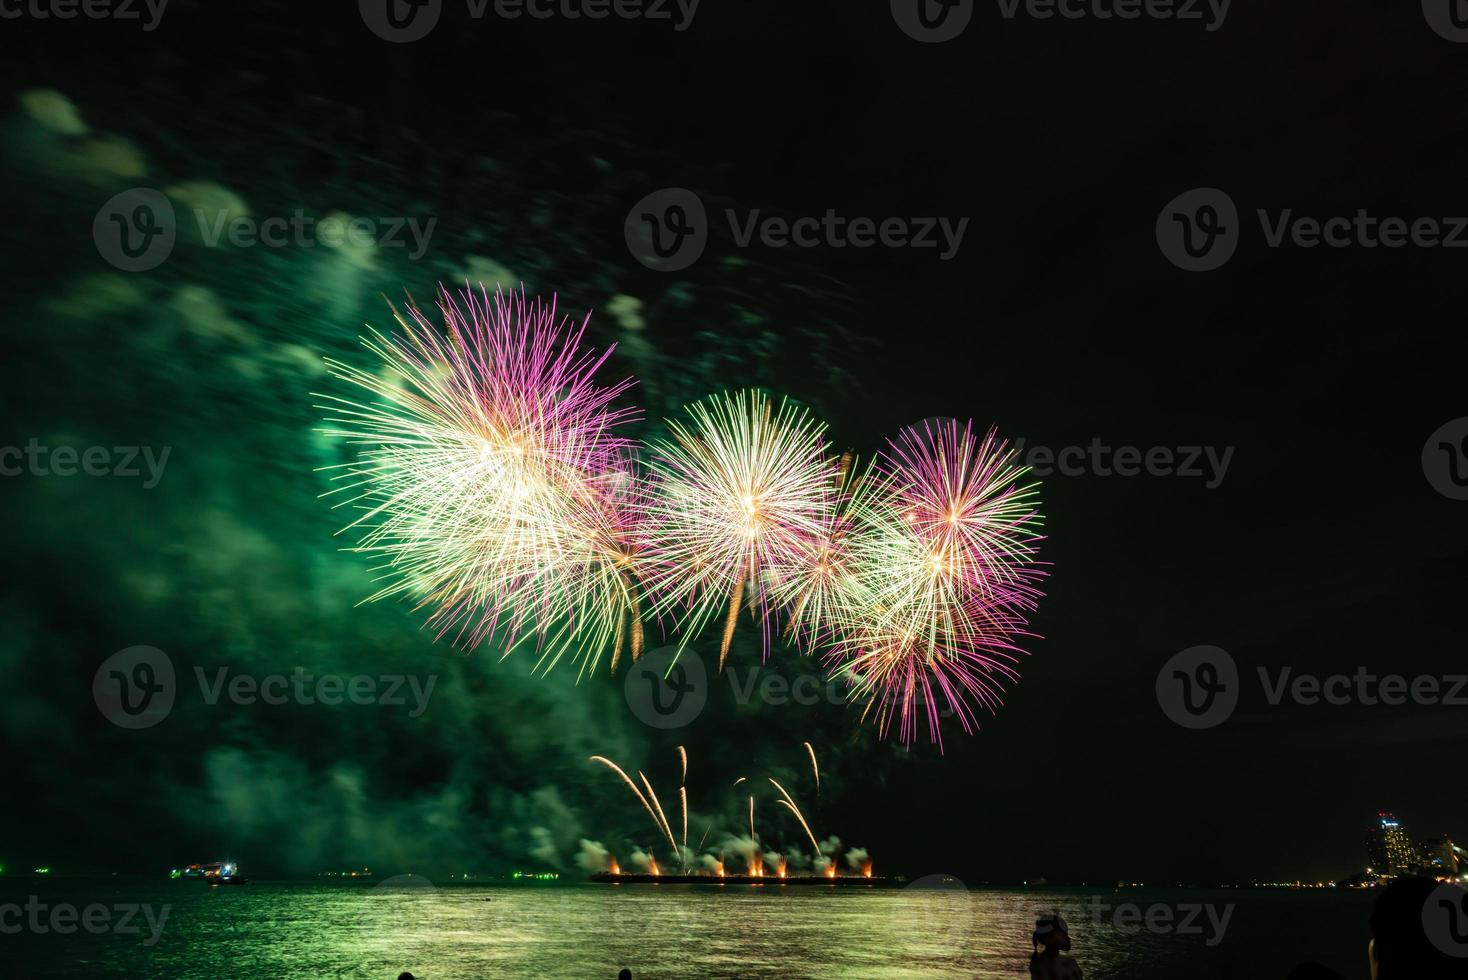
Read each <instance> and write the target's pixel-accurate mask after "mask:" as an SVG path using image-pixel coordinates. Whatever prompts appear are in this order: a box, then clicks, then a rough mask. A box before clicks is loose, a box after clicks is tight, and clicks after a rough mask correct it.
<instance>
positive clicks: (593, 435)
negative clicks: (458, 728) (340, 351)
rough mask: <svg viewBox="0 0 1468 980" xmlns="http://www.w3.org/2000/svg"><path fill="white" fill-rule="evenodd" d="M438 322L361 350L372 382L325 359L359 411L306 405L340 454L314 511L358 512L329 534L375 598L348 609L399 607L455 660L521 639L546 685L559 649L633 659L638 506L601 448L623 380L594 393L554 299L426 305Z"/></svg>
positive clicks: (608, 440) (416, 321)
mask: <svg viewBox="0 0 1468 980" xmlns="http://www.w3.org/2000/svg"><path fill="white" fill-rule="evenodd" d="M438 309H439V312H440V314H441V315H442V319H443V325H444V326H443V330H442V331H440V330H439V329H437V328H435V327H434V326H433V325H432V324H431V323H430V322H429V321H428V318H427V317H426V316H425V315H424V314H423V313H422V312H421V311H420V310H419V309H418V308H417V307H416V306H409V307H408V310H407V314H406V315H404V314H402V313H400V312H398V311H397V310H394V316H395V318H396V320H397V323H398V326H399V327H400V333H399V334H398V335H396V336H391V337H389V336H384V335H383V334H381V333H378V332H376V331H373V332H372V334H371V336H370V337H367V338H364V339H363V344H364V346H365V347H366V348H367V349H368V350H369V351H371V352H372V353H373V354H374V355H375V356H376V358H377V359H378V360H379V361H380V362H381V363H380V365H379V366H378V369H377V370H376V371H375V372H374V371H368V370H362V369H359V368H354V367H351V366H348V365H346V364H343V363H341V362H338V361H332V360H329V361H328V362H327V363H328V367H329V369H330V370H331V372H332V374H334V375H335V376H336V377H337V378H339V379H341V380H342V381H345V382H347V383H349V384H351V385H354V386H356V387H357V388H359V389H363V390H365V391H366V392H367V393H368V394H369V395H370V396H371V397H370V398H369V399H368V400H366V401H363V402H358V401H353V400H351V399H347V398H342V397H337V396H330V395H327V396H322V397H323V398H325V399H326V400H327V404H326V405H324V406H322V407H323V408H325V409H327V410H328V411H330V412H331V413H332V415H331V416H330V417H329V418H328V419H327V421H328V423H330V424H332V425H334V426H336V427H334V428H330V429H327V430H325V431H326V433H327V434H328V435H332V436H336V437H339V438H342V439H345V440H347V441H348V442H349V443H350V444H351V445H352V446H353V447H354V448H355V450H356V459H355V460H353V461H352V462H349V463H344V464H341V465H340V466H337V467H328V469H330V470H333V471H335V472H334V479H335V480H337V481H340V482H341V483H342V485H341V486H340V487H338V488H336V489H334V490H332V491H331V493H330V494H328V496H337V497H339V502H338V506H350V507H353V508H356V509H358V510H360V511H361V513H360V514H359V515H358V516H357V518H356V519H355V520H353V521H352V522H351V523H350V524H348V525H347V527H346V528H344V529H343V530H344V531H351V532H354V533H356V534H357V535H358V536H359V537H358V542H357V545H356V547H355V548H354V549H352V550H355V551H359V552H362V553H364V554H367V555H369V556H371V557H372V558H374V559H377V560H378V561H379V562H380V564H379V565H378V566H377V567H376V569H375V570H376V571H377V572H378V573H379V574H380V576H381V579H382V580H383V581H384V583H385V584H383V585H382V587H381V588H380V589H379V590H378V591H377V592H375V593H374V594H372V595H371V596H369V597H368V599H367V600H365V601H373V600H378V599H384V598H388V597H392V596H399V595H404V594H406V595H410V596H412V597H413V598H414V599H415V600H416V602H417V605H418V607H420V608H421V607H430V608H432V610H433V611H432V613H431V615H430V616H429V620H428V622H429V625H430V627H431V628H432V629H433V630H434V632H435V634H436V636H438V637H440V638H441V637H444V636H451V637H452V638H453V640H454V641H455V642H457V643H462V644H464V645H466V646H469V647H472V646H475V645H477V644H478V643H479V642H481V641H483V640H485V639H487V638H489V637H491V636H495V635H499V636H500V638H501V639H503V640H504V641H505V644H506V651H507V652H508V650H510V649H513V648H514V646H515V645H516V644H517V643H518V642H520V641H521V640H524V639H529V638H531V637H533V638H534V639H535V641H536V644H537V646H538V647H539V648H540V651H541V666H542V667H543V668H544V669H547V670H548V669H549V668H550V667H552V666H554V664H555V663H556V662H557V661H558V660H559V659H560V657H561V656H562V655H563V654H564V653H565V652H567V651H568V650H573V649H574V650H576V651H577V656H578V658H579V659H580V660H581V663H582V668H583V670H585V669H590V668H592V667H594V666H595V664H596V662H597V659H598V658H599V657H600V655H601V653H602V652H603V651H604V650H606V649H607V648H608V647H611V648H612V649H613V657H614V658H615V657H616V655H617V653H618V652H620V650H621V646H622V641H623V639H624V637H625V638H627V639H628V640H629V641H630V643H631V645H632V651H633V655H634V657H635V656H636V655H637V653H638V652H639V650H640V647H641V609H640V605H639V601H638V598H637V594H638V590H637V588H636V587H635V583H634V581H633V579H632V574H631V571H630V566H631V565H632V562H633V555H634V547H633V545H632V543H631V542H632V541H633V540H634V534H633V530H634V527H635V521H636V514H637V513H638V510H639V509H638V508H637V507H636V506H634V503H635V498H636V496H637V494H638V492H639V491H638V489H637V483H636V480H635V474H634V472H633V467H632V465H631V463H630V458H631V444H630V443H629V442H628V441H627V440H625V439H623V438H621V437H620V436H619V435H618V434H617V429H618V427H619V426H621V425H622V424H624V423H626V422H628V421H629V420H630V419H631V418H632V414H633V413H631V412H630V411H629V410H624V409H617V408H614V407H613V402H614V401H615V400H616V399H617V398H618V397H619V396H620V395H622V394H623V393H624V392H625V391H626V390H627V388H628V387H629V386H630V384H631V382H630V381H623V382H620V383H618V384H613V385H611V386H606V387H603V386H601V385H599V384H597V383H596V381H595V380H594V375H595V374H596V372H597V370H598V369H599V368H600V367H602V365H603V364H604V363H605V361H606V358H607V357H608V356H609V355H610V351H609V350H608V351H605V352H602V353H596V352H593V351H591V350H588V349H586V348H584V347H583V346H582V342H581V341H582V337H583V334H584V332H585V329H586V321H583V322H582V324H581V325H580V326H579V327H575V326H572V325H571V324H570V321H569V320H568V319H566V318H561V319H557V313H556V306H555V301H554V299H552V300H551V302H550V303H548V304H547V303H542V302H541V301H540V300H539V299H532V300H527V299H526V297H525V294H524V292H523V290H522V291H521V292H520V293H513V292H512V293H508V294H506V293H504V292H500V291H496V293H495V295H494V296H493V297H492V298H491V297H490V296H489V295H488V294H487V293H486V292H485V291H484V290H483V287H481V288H480V290H479V291H478V292H475V291H474V290H472V289H469V290H465V291H464V292H463V293H461V294H460V296H459V297H458V299H457V300H456V299H455V297H454V296H452V295H450V293H449V292H448V291H447V290H442V291H441V293H440V298H439V302H438Z"/></svg>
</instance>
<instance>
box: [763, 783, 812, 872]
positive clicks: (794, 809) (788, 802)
mask: <svg viewBox="0 0 1468 980" xmlns="http://www.w3.org/2000/svg"><path fill="white" fill-rule="evenodd" d="M765 778H766V779H769V780H770V783H771V784H772V785H773V786H774V787H775V788H776V789H777V790H779V791H780V795H781V796H782V797H783V799H779V800H776V801H775V802H776V803H780V804H782V805H784V807H785V809H787V810H789V811H790V812H791V813H793V814H795V819H796V820H799V821H800V826H801V827H803V828H805V836H807V837H809V838H810V843H811V846H812V847H814V848H815V849H816V853H817V854H820V853H821V845H820V843H818V842H817V841H816V835H815V834H813V833H812V832H811V829H810V824H808V823H806V822H805V814H803V813H801V812H800V807H798V806H796V805H795V801H794V800H793V799H791V798H790V794H789V793H787V792H785V787H784V786H781V785H780V784H779V783H777V782H775V780H774V778H773V777H769V776H767V777H765Z"/></svg>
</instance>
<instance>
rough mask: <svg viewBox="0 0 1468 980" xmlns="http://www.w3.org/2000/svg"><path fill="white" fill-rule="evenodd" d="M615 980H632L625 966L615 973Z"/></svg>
mask: <svg viewBox="0 0 1468 980" xmlns="http://www.w3.org/2000/svg"><path fill="white" fill-rule="evenodd" d="M617 980H632V971H631V970H629V969H627V968H626V967H625V966H624V967H622V969H620V970H618V971H617Z"/></svg>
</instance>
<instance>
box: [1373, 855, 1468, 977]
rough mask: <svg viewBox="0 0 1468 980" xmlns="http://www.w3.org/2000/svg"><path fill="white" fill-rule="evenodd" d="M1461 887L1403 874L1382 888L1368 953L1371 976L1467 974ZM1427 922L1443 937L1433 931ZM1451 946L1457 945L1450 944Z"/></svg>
mask: <svg viewBox="0 0 1468 980" xmlns="http://www.w3.org/2000/svg"><path fill="white" fill-rule="evenodd" d="M1462 894H1463V892H1462V889H1454V888H1453V887H1452V886H1445V885H1442V884H1441V883H1439V882H1438V881H1436V880H1434V879H1432V878H1398V879H1397V880H1396V881H1394V882H1392V883H1391V884H1390V885H1387V886H1386V888H1384V889H1382V892H1381V894H1380V895H1378V896H1377V897H1376V904H1375V905H1374V906H1373V907H1372V909H1371V942H1370V943H1368V944H1367V946H1366V955H1367V957H1368V958H1369V959H1370V961H1371V978H1372V980H1425V978H1427V977H1431V978H1432V980H1452V978H1459V980H1462V978H1465V977H1468V957H1464V956H1463V955H1462V954H1463V952H1468V939H1464V938H1463V923H1462V922H1460V917H1461V914H1462V912H1463V911H1468V910H1460V909H1457V908H1453V907H1452V906H1454V905H1461V903H1462V897H1461V896H1462ZM1428 923H1432V926H1433V928H1434V929H1436V930H1438V931H1439V932H1440V933H1441V935H1429V933H1428ZM1449 946H1451V947H1452V948H1446V947H1449Z"/></svg>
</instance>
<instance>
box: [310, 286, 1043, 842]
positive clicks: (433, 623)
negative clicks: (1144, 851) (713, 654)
mask: <svg viewBox="0 0 1468 980" xmlns="http://www.w3.org/2000/svg"><path fill="white" fill-rule="evenodd" d="M438 311H439V313H440V316H441V319H442V321H443V327H442V329H441V330H440V329H438V328H436V327H434V326H433V325H432V324H431V323H430V322H429V320H428V318H427V317H426V316H425V315H424V314H423V313H422V312H421V311H420V310H419V309H418V308H417V307H415V306H409V307H408V308H407V312H406V313H400V312H398V311H397V310H394V311H393V312H394V316H395V317H396V320H397V323H398V326H399V327H400V328H401V329H400V333H399V334H398V335H394V336H391V337H388V336H384V335H383V334H380V333H377V332H376V331H373V332H372V333H371V335H370V336H369V337H366V338H364V340H363V344H364V346H365V347H366V348H367V349H368V351H370V352H371V353H372V354H373V355H374V357H375V358H376V360H377V361H378V362H379V363H378V364H377V365H376V367H375V369H374V370H367V369H362V368H356V367H351V366H348V365H346V364H344V363H342V362H339V361H335V360H328V361H327V364H328V367H329V369H330V371H331V373H332V374H333V375H335V376H336V377H337V378H338V379H340V380H342V381H344V382H347V383H348V384H350V385H353V386H355V387H356V388H357V389H359V390H360V391H365V392H366V393H367V395H368V396H369V397H367V398H366V399H365V400H363V401H354V400H350V399H347V398H342V397H337V396H330V395H326V396H320V397H322V398H324V399H325V402H326V404H324V405H323V406H322V407H323V408H325V409H326V410H327V411H328V412H329V413H330V415H329V417H328V419H327V421H328V423H329V424H330V425H331V426H332V427H331V428H328V429H325V430H324V431H325V432H326V433H327V434H328V435H331V436H335V437H338V438H341V439H343V440H345V441H346V442H347V444H348V445H349V446H350V447H351V449H352V450H353V452H354V458H353V459H352V460H351V461H350V462H346V463H341V464H338V465H336V466H333V467H327V469H328V470H329V471H331V472H332V475H333V479H334V481H336V482H338V483H339V484H340V485H339V486H337V487H336V488H334V489H333V490H331V491H330V493H328V494H327V495H326V496H329V497H333V498H335V499H336V501H337V503H336V506H340V507H349V508H351V509H353V510H355V511H357V514H356V516H355V517H354V519H353V520H351V522H350V523H348V524H347V526H346V527H345V528H343V531H345V532H351V533H352V534H353V535H355V536H356V543H355V545H354V546H353V547H352V549H351V550H355V551H358V552H361V553H363V554H365V555H368V556H369V557H370V558H371V559H372V560H374V561H375V562H376V564H375V567H374V570H375V571H376V572H377V573H378V574H379V588H378V589H377V591H375V592H374V593H373V594H371V595H370V596H368V597H367V599H366V600H364V601H372V600H377V599H384V598H389V597H402V596H406V597H409V598H410V599H411V600H412V601H413V602H414V603H415V604H416V606H417V607H419V608H425V609H428V610H429V613H428V619H427V622H428V626H429V627H430V629H432V630H433V632H434V633H435V636H436V637H438V638H444V637H447V638H450V639H451V640H452V641H453V642H455V643H458V644H461V645H463V646H466V647H470V648H472V647H474V646H477V645H478V644H480V643H486V642H494V643H498V644H500V645H501V646H502V648H503V650H504V653H505V655H507V656H508V655H509V653H511V652H512V651H514V650H516V649H519V648H521V647H523V646H527V645H528V646H530V647H532V648H533V649H534V650H535V651H536V654H537V658H538V659H537V667H538V668H539V669H540V670H542V671H548V670H550V669H551V668H552V667H554V666H555V665H556V664H557V663H558V662H559V661H560V660H561V659H562V658H563V657H567V656H568V655H569V658H570V659H571V660H573V661H574V662H575V663H576V664H577V665H578V670H579V672H580V674H582V675H585V674H587V673H589V672H590V671H592V670H594V669H596V668H597V666H598V665H599V664H600V663H601V662H602V658H603V656H604V655H607V654H609V655H610V657H609V659H610V665H611V669H612V670H613V671H615V670H616V668H617V666H618V663H619V661H620V659H621V654H622V652H623V650H627V651H628V652H629V654H630V659H631V660H633V661H635V660H637V659H638V657H639V656H640V655H641V653H642V650H643V647H644V642H645V632H644V631H645V621H646V619H648V618H649V617H651V618H654V619H655V620H656V621H657V622H659V623H661V624H664V625H665V626H668V627H669V628H671V630H672V632H673V633H674V634H675V635H676V636H677V637H678V639H679V649H680V651H681V650H683V649H684V648H685V647H686V645H687V644H688V643H689V642H690V641H692V640H693V639H694V638H696V637H698V636H699V635H701V634H702V633H704V632H705V631H706V630H709V629H717V630H718V631H719V636H720V642H719V667H720V669H722V668H723V667H724V664H725V661H726V659H727V657H728V655H729V651H730V647H731V643H732V640H733V637H734V634H735V631H736V628H737V624H738V621H739V619H740V615H741V612H742V611H745V610H747V611H748V612H749V613H751V614H752V616H753V619H754V622H755V623H756V624H757V625H758V627H759V630H760V633H761V636H762V640H763V646H762V649H763V652H764V655H765V656H766V657H768V656H769V653H770V649H771V641H772V638H773V637H775V636H776V635H777V634H783V635H785V636H786V637H788V638H789V640H790V641H791V642H792V643H793V644H794V645H796V646H798V647H800V648H801V649H803V650H805V651H807V652H809V653H812V654H816V655H819V656H821V657H822V658H823V659H824V661H825V663H826V664H827V666H828V668H829V669H830V670H831V672H832V674H833V675H834V676H837V677H839V678H841V679H842V680H843V681H844V682H845V683H846V685H847V689H848V692H849V693H850V695H851V697H852V698H853V700H857V701H860V702H862V703H863V704H864V705H865V708H864V711H863V715H862V717H863V718H864V719H865V718H868V717H870V718H872V719H873V720H874V721H875V723H876V724H877V726H878V728H879V730H880V731H881V733H882V734H884V735H886V734H889V733H891V732H894V731H895V734H896V735H897V737H898V738H899V739H901V740H902V741H903V742H912V741H914V740H915V739H916V738H917V737H918V734H919V729H920V727H922V723H923V722H924V721H925V722H926V728H927V731H928V736H929V739H930V740H931V741H933V742H935V743H936V744H938V745H939V746H940V748H941V745H942V739H941V733H940V726H939V722H940V719H941V718H942V716H944V715H949V714H951V715H953V716H954V717H956V718H957V719H958V723H959V725H960V726H961V727H962V728H963V730H964V731H965V732H972V731H973V730H974V729H975V728H976V727H977V724H978V721H977V711H978V710H980V709H983V710H988V711H991V712H992V711H994V710H996V709H997V708H998V706H999V704H1000V695H1001V694H1002V690H1003V687H1004V685H1005V684H1006V683H1007V682H1010V681H1014V680H1016V679H1017V678H1018V674H1017V672H1016V671H1015V664H1016V662H1017V659H1018V656H1019V655H1020V654H1022V650H1021V649H1020V648H1019V646H1018V645H1017V640H1018V639H1019V638H1020V637H1024V636H1029V635H1032V634H1030V633H1029V626H1028V616H1029V614H1030V613H1031V612H1032V611H1033V610H1034V608H1035V606H1036V603H1037V601H1038V599H1039V598H1040V595H1041V593H1040V591H1039V588H1038V586H1039V584H1040V582H1041V580H1042V578H1043V574H1044V572H1043V570H1042V567H1041V565H1040V563H1039V561H1038V559H1037V548H1038V545H1039V542H1040V540H1041V534H1040V528H1041V524H1042V518H1041V516H1040V514H1039V511H1038V499H1037V493H1038V491H1037V485H1036V484H1033V483H1025V482H1024V476H1025V473H1026V469H1025V468H1024V467H1022V466H1019V465H1017V464H1016V461H1015V457H1016V452H1015V450H1014V449H1012V448H1010V447H1009V446H1008V444H1007V443H1005V442H1004V441H1002V440H1000V439H999V438H998V437H997V436H996V435H995V433H994V432H993V431H990V432H988V433H986V434H984V435H982V436H980V435H978V434H977V433H976V432H975V431H974V429H973V426H972V423H967V424H960V423H958V422H954V421H945V422H938V423H925V424H922V425H920V426H914V427H910V428H908V429H905V430H903V431H902V432H901V433H899V435H898V436H897V438H895V439H893V440H891V441H890V442H889V443H888V446H887V448H886V450H885V451H883V452H881V453H879V454H878V455H877V456H876V457H875V458H874V459H873V460H872V461H871V462H870V463H868V464H866V465H865V466H864V467H863V466H858V465H857V464H856V461H855V459H854V457H853V456H852V454H851V453H846V454H843V455H839V456H838V455H836V454H834V453H833V452H832V450H831V446H830V444H829V442H828V441H827V439H826V436H825V427H824V426H823V425H822V424H821V423H820V422H818V421H816V420H815V419H813V418H812V417H811V416H810V415H809V413H807V412H806V411H805V410H804V409H801V408H799V407H797V406H795V405H793V404H792V403H790V402H788V401H778V402H777V401H776V400H774V399H772V398H771V397H770V396H769V395H767V394H765V393H763V392H759V391H736V392H725V393H723V394H717V395H712V396H709V397H708V398H705V399H703V400H701V401H699V402H696V403H694V404H692V405H690V406H688V408H687V410H686V413H685V415H684V417H683V418H681V419H678V420H674V421H671V422H669V423H668V433H669V434H668V436H667V437H666V438H663V439H659V440H654V441H653V442H652V443H651V444H650V445H649V446H648V448H647V454H646V455H647V462H646V467H645V468H644V467H643V466H642V465H641V464H640V463H639V461H638V453H637V446H636V444H635V443H633V442H632V441H631V440H630V439H628V438H626V437H624V436H623V435H622V434H621V433H622V432H623V431H624V430H625V427H626V425H627V424H628V423H630V422H632V421H634V420H635V419H636V417H637V416H636V413H635V411H634V410H632V409H628V408H624V407H618V402H619V400H620V399H621V398H622V396H623V395H625V394H626V392H627V390H628V388H629V387H630V386H631V384H632V382H631V381H630V380H627V381H621V382H617V383H614V384H610V385H606V386H603V385H601V384H599V383H598V382H597V381H596V380H595V379H594V376H595V374H596V373H597V372H598V370H600V369H601V368H603V367H604V366H605V363H606V360H607V358H608V356H609V355H610V353H611V352H610V350H608V351H604V352H601V353H597V352H595V351H592V350H590V349H589V348H586V347H585V346H584V345H583V343H582V339H583V335H584V333H585V330H586V322H587V321H585V320H583V321H582V323H581V325H580V326H573V325H572V324H571V322H570V321H569V320H568V319H567V318H564V317H562V318H559V319H558V317H557V311H556V305H555V301H554V299H552V300H551V301H550V302H549V303H542V302H541V301H540V300H539V299H527V298H526V297H525V294H524V292H523V289H522V291H521V292H519V293H514V292H511V293H504V292H500V291H496V293H495V294H494V295H493V296H492V297H491V296H490V295H489V294H488V293H487V292H485V290H484V288H483V287H482V286H481V287H480V289H479V290H478V291H477V292H476V291H474V290H472V289H466V290H465V291H464V292H462V293H460V294H458V295H457V296H455V295H451V294H450V293H449V292H448V291H447V290H443V291H442V292H441V294H440V296H439V300H438ZM806 748H807V750H808V751H809V753H810V761H811V770H812V773H813V774H814V776H815V782H816V789H817V792H819V788H820V771H819V767H818V766H817V764H816V760H815V751H814V749H812V748H811V747H810V746H809V745H807V746H806ZM683 774H684V776H685V778H686V774H687V762H686V755H685V756H684V757H683ZM629 783H631V781H630V780H629ZM631 785H632V788H633V789H634V791H636V790H637V787H636V785H635V784H631ZM648 796H649V797H651V799H649V800H648V804H649V806H648V809H649V812H650V813H651V812H653V811H654V810H656V811H657V814H658V815H661V807H660V806H659V805H658V804H657V799H656V796H655V794H652V792H651V787H650V785H649V786H648ZM790 803H791V805H792V806H793V801H790ZM658 823H659V826H660V829H661V830H663V831H666V832H667V836H668V837H669V838H672V837H673V834H672V828H671V827H670V826H668V821H667V820H666V818H663V819H661V820H660V821H658ZM684 833H685V836H686V830H685V832H684Z"/></svg>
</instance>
